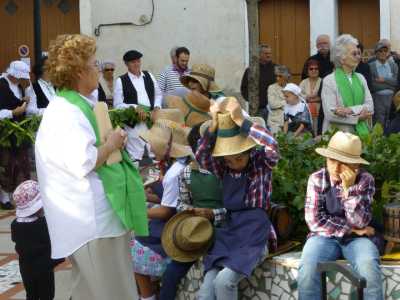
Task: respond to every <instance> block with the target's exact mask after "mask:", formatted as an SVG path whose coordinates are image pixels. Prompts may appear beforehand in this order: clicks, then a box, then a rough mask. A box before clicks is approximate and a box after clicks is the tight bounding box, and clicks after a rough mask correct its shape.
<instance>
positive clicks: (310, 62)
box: [306, 59, 320, 70]
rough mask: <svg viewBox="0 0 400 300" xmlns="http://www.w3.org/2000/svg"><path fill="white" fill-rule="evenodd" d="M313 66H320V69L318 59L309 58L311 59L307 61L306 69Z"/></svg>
mask: <svg viewBox="0 0 400 300" xmlns="http://www.w3.org/2000/svg"><path fill="white" fill-rule="evenodd" d="M311 66H318V69H319V68H320V65H319V61H318V60H316V59H309V60H307V62H306V69H307V70H308V68H309V67H311Z"/></svg>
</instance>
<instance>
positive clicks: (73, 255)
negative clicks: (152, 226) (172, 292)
mask: <svg viewBox="0 0 400 300" xmlns="http://www.w3.org/2000/svg"><path fill="white" fill-rule="evenodd" d="M95 52H96V42H95V39H93V38H91V37H88V36H84V35H79V34H73V35H61V36H58V37H57V39H56V40H54V41H52V43H51V44H50V48H49V58H48V60H47V71H48V74H49V77H50V80H51V82H52V84H53V85H55V86H57V87H58V88H59V90H58V91H57V96H55V97H54V99H52V101H50V104H49V106H48V107H47V108H46V110H45V112H44V114H43V118H42V122H41V124H40V127H39V131H38V134H37V139H36V144H35V155H36V167H37V174H38V181H39V185H40V190H41V194H42V200H43V207H44V211H45V214H46V219H47V224H48V228H49V234H50V240H51V251H52V253H51V254H52V257H53V258H62V257H69V259H70V261H71V263H72V299H74V300H88V299H97V300H109V299H138V295H137V291H136V286H135V282H134V280H133V276H132V263H131V259H130V253H129V239H130V233H129V231H130V230H134V231H135V233H136V234H140V235H146V234H147V232H148V225H147V212H146V206H145V197H144V190H143V183H142V181H141V179H140V175H139V174H138V171H137V170H136V168H135V167H134V166H133V164H132V162H131V161H130V160H129V158H128V155H127V153H126V152H125V151H123V148H124V145H125V143H126V133H125V132H124V131H123V130H122V129H115V130H112V131H111V132H110V133H109V135H108V136H107V138H106V140H105V142H104V143H101V142H100V135H99V126H98V123H97V119H96V117H95V114H94V112H93V107H94V105H95V104H96V102H97V100H96V99H93V95H92V93H93V91H95V90H96V89H97V87H98V80H99V68H98V63H97V61H96V57H95ZM114 151H120V152H121V156H122V161H120V162H117V163H113V164H108V163H107V162H106V161H107V159H108V157H109V156H110V154H111V153H113V152H114Z"/></svg>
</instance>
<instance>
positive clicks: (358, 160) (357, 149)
mask: <svg viewBox="0 0 400 300" xmlns="http://www.w3.org/2000/svg"><path fill="white" fill-rule="evenodd" d="M315 151H316V152H317V153H318V154H320V155H322V156H325V157H327V158H331V159H335V160H338V161H340V162H343V163H346V164H364V165H369V162H368V161H366V160H365V159H363V158H362V157H361V153H362V144H361V140H360V138H359V137H358V136H356V135H354V134H351V133H348V132H343V131H338V132H336V133H335V134H334V135H333V136H332V137H331V139H330V141H329V143H328V147H326V148H317V149H315Z"/></svg>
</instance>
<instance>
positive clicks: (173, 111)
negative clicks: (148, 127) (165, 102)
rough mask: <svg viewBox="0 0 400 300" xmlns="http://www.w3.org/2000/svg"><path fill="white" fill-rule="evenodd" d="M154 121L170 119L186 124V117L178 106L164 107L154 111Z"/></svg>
mask: <svg viewBox="0 0 400 300" xmlns="http://www.w3.org/2000/svg"><path fill="white" fill-rule="evenodd" d="M153 115H154V121H156V120H160V119H163V120H170V121H174V122H176V123H179V124H184V123H185V119H184V117H183V114H182V112H181V111H180V110H179V109H177V108H162V109H158V110H155V111H153Z"/></svg>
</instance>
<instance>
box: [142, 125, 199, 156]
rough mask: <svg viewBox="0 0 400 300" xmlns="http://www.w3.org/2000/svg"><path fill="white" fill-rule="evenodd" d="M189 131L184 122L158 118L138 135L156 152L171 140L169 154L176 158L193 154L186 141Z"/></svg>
mask: <svg viewBox="0 0 400 300" xmlns="http://www.w3.org/2000/svg"><path fill="white" fill-rule="evenodd" d="M189 132H190V128H189V127H187V126H185V125H184V124H180V123H177V122H174V121H170V120H165V119H158V120H156V121H155V122H154V123H153V126H152V127H151V128H150V130H145V131H142V132H140V133H139V136H140V137H141V138H143V139H144V140H145V141H146V142H148V143H149V144H150V145H151V147H152V148H153V149H154V150H156V151H157V152H164V151H166V150H167V147H168V143H169V142H170V141H171V149H170V153H169V155H170V156H171V157H175V158H177V157H185V156H189V155H193V153H192V149H191V148H190V146H189V143H188V141H187V136H188V134H189Z"/></svg>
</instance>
